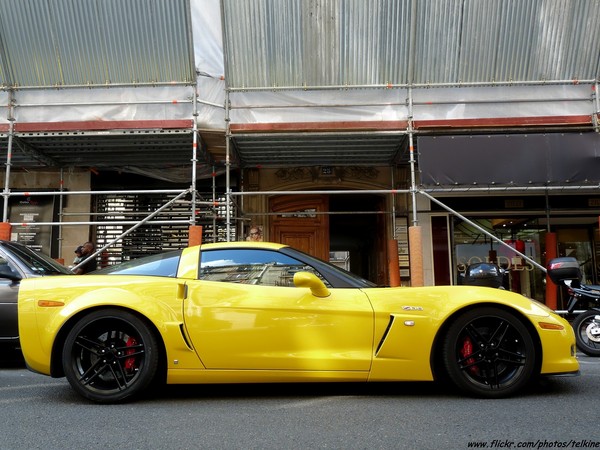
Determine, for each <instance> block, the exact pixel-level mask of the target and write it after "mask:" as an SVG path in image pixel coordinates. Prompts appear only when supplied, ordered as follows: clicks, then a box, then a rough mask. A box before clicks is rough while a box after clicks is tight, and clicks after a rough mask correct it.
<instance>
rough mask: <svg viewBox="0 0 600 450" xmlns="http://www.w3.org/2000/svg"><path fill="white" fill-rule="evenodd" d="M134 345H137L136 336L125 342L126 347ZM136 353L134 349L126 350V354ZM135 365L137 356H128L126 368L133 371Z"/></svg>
mask: <svg viewBox="0 0 600 450" xmlns="http://www.w3.org/2000/svg"><path fill="white" fill-rule="evenodd" d="M134 345H137V340H136V339H135V338H134V337H131V336H130V337H129V339H127V342H126V343H125V347H133V346H134ZM134 353H135V350H134V349H132V348H131V349H129V350H125V354H126V355H133V354H134ZM134 367H135V358H127V359H126V360H125V370H127V371H131V370H133V368H134Z"/></svg>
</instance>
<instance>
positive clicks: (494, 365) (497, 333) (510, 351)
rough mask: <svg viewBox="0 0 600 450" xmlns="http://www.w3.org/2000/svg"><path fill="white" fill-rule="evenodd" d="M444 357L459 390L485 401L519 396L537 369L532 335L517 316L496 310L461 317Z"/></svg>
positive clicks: (450, 331)
mask: <svg viewBox="0 0 600 450" xmlns="http://www.w3.org/2000/svg"><path fill="white" fill-rule="evenodd" d="M443 358H444V365H445V368H446V371H447V374H448V377H449V378H450V380H451V381H452V383H453V384H454V385H456V387H458V388H459V389H460V390H461V391H463V392H465V393H468V394H470V395H474V396H477V397H485V398H500V397H506V396H509V395H512V394H514V393H516V392H517V391H519V390H520V389H522V388H523V387H524V386H525V385H526V384H527V383H528V382H529V381H530V380H531V379H532V377H533V376H534V371H535V370H536V367H537V363H536V348H535V345H534V341H533V338H532V336H531V332H530V331H529V330H528V329H527V327H526V326H525V325H524V324H523V323H522V322H521V321H520V320H519V319H518V318H517V317H516V316H515V315H514V314H511V313H510V312H508V311H505V310H504V309H501V308H496V307H482V308H477V309H473V310H470V311H468V312H466V313H464V314H462V315H461V316H459V317H458V318H457V319H456V320H455V321H454V322H453V323H452V324H451V325H450V327H449V328H448V331H447V334H446V338H445V341H444V344H443Z"/></svg>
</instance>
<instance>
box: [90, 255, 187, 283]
mask: <svg viewBox="0 0 600 450" xmlns="http://www.w3.org/2000/svg"><path fill="white" fill-rule="evenodd" d="M180 257H181V250H174V251H170V252H166V253H158V254H156V255H150V256H144V257H142V258H138V259H134V260H132V261H127V262H124V263H121V264H117V265H114V266H110V267H107V268H105V269H101V270H97V271H95V272H92V274H93V275H106V274H110V275H148V276H154V277H172V278H174V277H176V276H177V267H178V266H179V258H180Z"/></svg>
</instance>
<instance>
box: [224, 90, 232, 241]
mask: <svg viewBox="0 0 600 450" xmlns="http://www.w3.org/2000/svg"><path fill="white" fill-rule="evenodd" d="M229 106H230V105H229V91H226V92H225V201H226V203H227V206H226V208H225V228H226V237H227V238H226V240H227V242H230V241H231V211H230V205H231V194H232V193H231V156H230V152H231V149H230V141H231V127H230V118H229Z"/></svg>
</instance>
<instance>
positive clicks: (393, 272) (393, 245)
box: [387, 239, 400, 287]
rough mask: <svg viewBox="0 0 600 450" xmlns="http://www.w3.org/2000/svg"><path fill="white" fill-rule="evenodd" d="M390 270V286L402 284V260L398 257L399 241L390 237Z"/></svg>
mask: <svg viewBox="0 0 600 450" xmlns="http://www.w3.org/2000/svg"><path fill="white" fill-rule="evenodd" d="M387 253H388V271H389V274H390V286H391V287H397V286H400V261H399V259H398V241H397V240H396V239H390V240H389V241H388V251H387Z"/></svg>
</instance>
